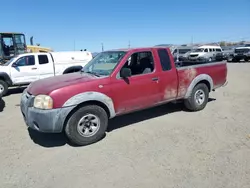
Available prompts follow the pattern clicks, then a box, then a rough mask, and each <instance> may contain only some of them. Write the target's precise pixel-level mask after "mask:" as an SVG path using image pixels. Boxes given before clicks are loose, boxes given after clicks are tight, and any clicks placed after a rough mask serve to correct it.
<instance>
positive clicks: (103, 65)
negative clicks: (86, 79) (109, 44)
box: [82, 51, 126, 76]
mask: <svg viewBox="0 0 250 188" xmlns="http://www.w3.org/2000/svg"><path fill="white" fill-rule="evenodd" d="M125 54H126V52H124V51H110V52H101V53H99V54H97V55H96V56H95V57H94V58H93V59H92V60H91V61H90V62H89V63H88V64H87V65H85V66H84V67H83V69H82V72H87V73H92V74H94V75H96V76H108V75H110V74H111V73H112V72H113V70H114V68H115V67H116V65H117V64H118V63H119V62H120V60H121V59H122V58H123V57H124V55H125Z"/></svg>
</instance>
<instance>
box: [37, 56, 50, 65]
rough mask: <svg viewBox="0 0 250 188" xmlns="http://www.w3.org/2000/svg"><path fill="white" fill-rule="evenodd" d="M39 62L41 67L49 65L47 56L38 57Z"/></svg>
mask: <svg viewBox="0 0 250 188" xmlns="http://www.w3.org/2000/svg"><path fill="white" fill-rule="evenodd" d="M38 61H39V64H40V65H42V64H47V63H49V59H48V56H47V55H38Z"/></svg>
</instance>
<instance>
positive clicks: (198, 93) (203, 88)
mask: <svg viewBox="0 0 250 188" xmlns="http://www.w3.org/2000/svg"><path fill="white" fill-rule="evenodd" d="M208 97H209V90H208V87H207V85H206V84H203V83H200V84H198V85H196V86H195V87H194V89H193V91H192V93H191V96H190V97H189V98H187V99H185V100H184V105H185V107H186V108H187V109H188V110H190V111H200V110H203V109H204V108H205V107H206V105H207V102H208Z"/></svg>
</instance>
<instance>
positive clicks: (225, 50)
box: [215, 46, 234, 61]
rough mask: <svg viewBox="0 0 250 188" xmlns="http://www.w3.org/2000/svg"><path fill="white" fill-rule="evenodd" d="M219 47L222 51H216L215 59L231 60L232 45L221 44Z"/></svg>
mask: <svg viewBox="0 0 250 188" xmlns="http://www.w3.org/2000/svg"><path fill="white" fill-rule="evenodd" d="M221 48H222V52H218V53H217V54H216V55H215V59H216V61H223V60H227V61H231V60H232V57H233V54H234V46H223V47H221Z"/></svg>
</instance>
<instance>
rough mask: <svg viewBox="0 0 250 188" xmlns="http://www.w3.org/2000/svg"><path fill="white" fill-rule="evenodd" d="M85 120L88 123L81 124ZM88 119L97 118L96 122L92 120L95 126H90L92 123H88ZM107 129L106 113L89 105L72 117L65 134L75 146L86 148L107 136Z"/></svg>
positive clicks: (97, 107) (100, 108) (95, 106)
mask: <svg viewBox="0 0 250 188" xmlns="http://www.w3.org/2000/svg"><path fill="white" fill-rule="evenodd" d="M83 118H84V119H85V120H86V122H87V123H80V122H82V121H81V120H82V119H83ZM88 118H92V119H94V118H95V120H96V121H93V120H92V123H93V122H94V125H95V126H94V125H93V124H92V126H91V125H90V124H91V121H89V122H88V120H87V119H88ZM81 124H82V125H81ZM98 124H99V125H98ZM107 127H108V115H107V113H106V111H105V110H104V109H103V108H102V107H100V106H97V105H88V106H83V107H81V108H79V109H78V110H76V111H75V112H74V113H73V114H72V115H71V116H70V118H69V120H68V121H67V124H66V127H65V134H66V136H67V137H68V139H69V140H70V141H71V142H72V143H73V144H76V145H79V146H85V145H89V144H92V143H95V142H97V141H99V140H101V139H102V138H103V137H104V136H105V132H106V130H107ZM83 130H86V131H83ZM91 130H92V132H91ZM88 134H89V135H88Z"/></svg>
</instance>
